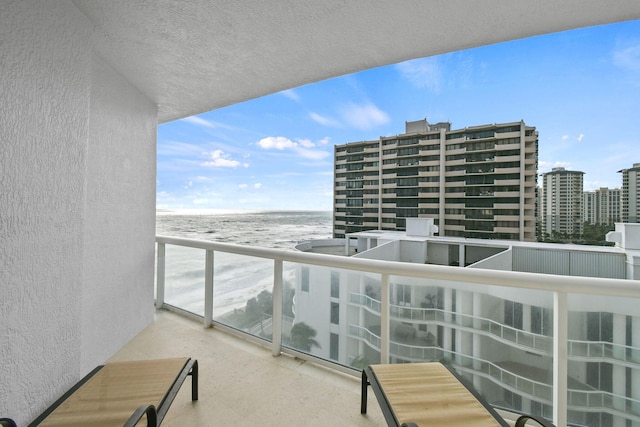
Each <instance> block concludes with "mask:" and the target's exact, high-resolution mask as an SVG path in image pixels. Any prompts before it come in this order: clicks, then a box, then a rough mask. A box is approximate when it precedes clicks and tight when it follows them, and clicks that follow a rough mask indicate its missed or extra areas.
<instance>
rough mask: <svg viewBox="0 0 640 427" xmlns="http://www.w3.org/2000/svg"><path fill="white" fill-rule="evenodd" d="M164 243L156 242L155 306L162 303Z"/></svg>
mask: <svg viewBox="0 0 640 427" xmlns="http://www.w3.org/2000/svg"><path fill="white" fill-rule="evenodd" d="M164 275H165V244H164V243H158V246H157V252H156V308H157V309H158V310H159V309H161V308H162V306H163V305H164Z"/></svg>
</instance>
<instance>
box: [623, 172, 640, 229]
mask: <svg viewBox="0 0 640 427" xmlns="http://www.w3.org/2000/svg"><path fill="white" fill-rule="evenodd" d="M618 172H619V173H621V174H622V189H621V190H622V195H621V217H622V222H640V163H634V164H633V167H632V168H629V169H622V170H619V171H618Z"/></svg>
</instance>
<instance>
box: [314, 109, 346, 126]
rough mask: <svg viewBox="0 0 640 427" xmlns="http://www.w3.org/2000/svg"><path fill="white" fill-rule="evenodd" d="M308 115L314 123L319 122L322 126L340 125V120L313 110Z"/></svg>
mask: <svg viewBox="0 0 640 427" xmlns="http://www.w3.org/2000/svg"><path fill="white" fill-rule="evenodd" d="M309 117H311V120H313V121H314V122H316V123H319V124H321V125H323V126H331V127H340V122H339V121H337V120H335V119H332V118H329V117H325V116H321V115H320V114H318V113H314V112H313V111H312V112H310V113H309Z"/></svg>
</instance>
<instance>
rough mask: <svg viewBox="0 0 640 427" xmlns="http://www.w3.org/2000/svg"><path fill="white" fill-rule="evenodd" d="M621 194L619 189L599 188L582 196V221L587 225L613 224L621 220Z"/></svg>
mask: <svg viewBox="0 0 640 427" xmlns="http://www.w3.org/2000/svg"><path fill="white" fill-rule="evenodd" d="M621 197H622V193H621V190H620V189H619V188H612V189H609V188H607V187H601V188H599V189H597V190H594V191H585V192H584V193H583V195H582V220H583V221H584V222H588V223H589V224H614V223H616V222H620V220H621V201H622V198H621Z"/></svg>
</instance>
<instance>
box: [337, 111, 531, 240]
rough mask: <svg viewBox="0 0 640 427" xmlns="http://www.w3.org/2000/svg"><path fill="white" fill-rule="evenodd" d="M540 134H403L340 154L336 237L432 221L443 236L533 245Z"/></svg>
mask: <svg viewBox="0 0 640 427" xmlns="http://www.w3.org/2000/svg"><path fill="white" fill-rule="evenodd" d="M537 167H538V133H537V132H536V129H535V127H531V126H526V125H525V123H524V122H514V123H504V124H490V125H482V126H474V127H469V128H464V129H457V130H451V123H436V124H430V123H428V122H427V120H426V119H425V120H419V121H415V122H407V123H406V131H405V133H404V134H401V135H397V136H390V137H381V138H380V139H379V140H377V141H363V142H352V143H348V144H344V145H338V146H336V147H335V158H334V196H335V197H334V209H333V211H334V224H333V234H334V236H335V237H343V236H344V235H345V234H347V233H353V232H359V231H364V230H375V229H378V230H391V231H393V230H399V231H403V230H405V229H406V218H433V219H434V221H435V224H436V225H437V226H438V227H439V230H440V235H441V236H452V237H469V238H485V239H508V240H523V241H534V240H535V238H536V236H535V232H536V230H535V209H536V205H535V197H536V190H535V189H536V183H537Z"/></svg>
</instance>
